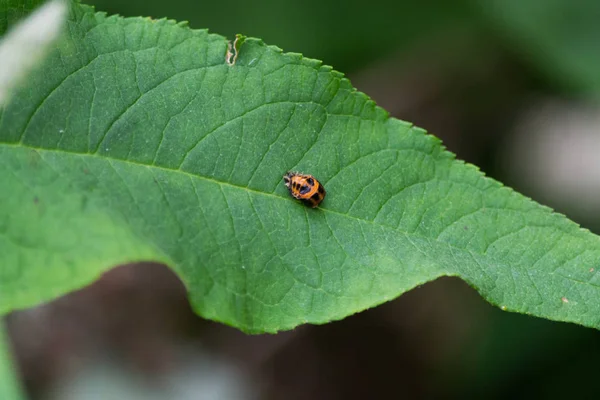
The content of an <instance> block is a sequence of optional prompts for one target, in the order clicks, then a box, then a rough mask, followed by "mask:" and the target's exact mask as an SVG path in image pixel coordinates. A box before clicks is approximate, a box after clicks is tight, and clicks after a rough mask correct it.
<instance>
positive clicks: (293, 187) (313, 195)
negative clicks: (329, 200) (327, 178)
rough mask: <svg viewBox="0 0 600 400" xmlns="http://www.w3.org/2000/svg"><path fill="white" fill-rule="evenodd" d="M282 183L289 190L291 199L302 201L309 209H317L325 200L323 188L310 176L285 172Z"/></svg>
mask: <svg viewBox="0 0 600 400" xmlns="http://www.w3.org/2000/svg"><path fill="white" fill-rule="evenodd" d="M283 181H284V182H285V186H287V188H288V189H289V190H290V194H291V195H292V197H294V198H295V199H298V200H300V201H302V202H303V203H304V204H306V205H307V206H309V207H312V208H315V207H317V206H318V205H319V204H321V202H322V201H323V199H324V198H325V193H326V192H325V188H324V187H323V185H321V183H320V182H319V181H318V180H317V179H316V178H315V177H314V176H312V175H304V174H300V173H297V172H286V174H285V175H284V176H283Z"/></svg>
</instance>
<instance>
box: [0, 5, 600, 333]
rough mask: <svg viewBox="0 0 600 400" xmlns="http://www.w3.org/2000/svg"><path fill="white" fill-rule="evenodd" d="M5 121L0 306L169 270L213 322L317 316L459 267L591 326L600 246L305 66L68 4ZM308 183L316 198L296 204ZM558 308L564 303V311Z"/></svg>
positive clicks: (595, 319)
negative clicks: (301, 181)
mask: <svg viewBox="0 0 600 400" xmlns="http://www.w3.org/2000/svg"><path fill="white" fill-rule="evenodd" d="M68 28H69V29H68V31H69V37H68V40H67V41H66V42H64V43H62V44H61V45H60V46H59V48H57V50H56V51H55V52H54V53H53V54H52V55H51V56H50V58H49V60H48V61H47V62H46V64H45V67H44V70H43V73H40V74H38V75H35V76H33V77H32V78H31V80H30V82H29V84H28V85H27V87H26V88H25V89H23V90H22V91H21V92H19V94H18V95H17V96H15V98H14V99H13V101H12V102H11V103H10V104H8V105H7V106H5V108H4V110H3V111H2V112H1V114H0V177H2V178H1V179H2V188H3V190H2V191H0V204H1V205H2V207H0V294H1V296H0V310H1V311H3V312H7V311H10V310H12V309H15V308H21V307H27V306H31V305H34V304H38V303H39V302H42V301H46V300H49V299H51V298H54V297H56V296H59V295H61V294H63V293H66V292H67V291H69V290H74V289H76V288H79V287H81V286H83V285H85V284H87V283H89V282H91V281H93V280H94V279H96V278H97V277H98V276H99V275H100V274H101V273H102V272H104V271H106V270H107V269H109V268H111V267H112V266H114V265H117V264H120V263H126V262H131V261H138V260H157V261H160V262H164V263H166V264H167V265H169V266H170V267H172V268H173V270H174V271H175V272H176V273H177V274H178V275H179V276H180V277H181V279H182V280H183V282H184V283H185V285H186V287H187V289H188V291H189V295H190V300H191V302H192V304H193V306H194V308H195V309H196V310H197V311H198V313H200V314H201V315H203V316H204V317H206V318H210V319H214V320H218V321H222V322H225V323H227V324H230V325H233V326H236V327H238V328H240V329H243V330H245V331H248V332H275V331H277V330H281V329H291V328H293V327H295V326H297V325H299V324H302V323H325V322H328V321H331V320H334V319H339V318H343V317H345V316H347V315H349V314H352V313H355V312H358V311H361V310H364V309H365V308H368V307H372V306H375V305H377V304H380V303H382V302H385V301H388V300H391V299H393V298H395V297H397V296H398V295H400V294H402V293H404V292H405V291H407V290H410V289H411V288H414V287H415V286H417V285H420V284H423V283H425V282H428V281H430V280H432V279H435V278H437V277H440V276H459V277H461V278H462V279H464V280H465V281H467V282H468V283H469V284H470V285H472V286H473V287H474V288H475V289H477V290H478V291H479V292H480V293H481V294H482V296H483V297H484V298H486V299H487V300H488V301H490V302H491V303H493V304H496V305H499V306H501V307H502V309H506V310H512V311H518V312H522V313H527V314H531V315H537V316H541V317H545V318H549V319H555V320H561V321H571V322H576V323H579V324H583V325H587V326H593V327H600V317H599V316H600V313H599V311H600V300H599V299H600V296H599V294H600V293H599V291H598V275H597V274H596V272H595V271H596V270H597V269H598V264H599V262H600V242H599V241H598V238H597V237H596V236H594V235H593V234H591V233H589V232H588V231H585V230H582V229H580V228H579V227H578V226H577V225H576V224H574V223H572V222H570V221H569V220H567V219H566V218H564V217H563V216H560V215H557V214H554V213H553V212H552V211H551V210H549V209H548V208H546V207H543V206H540V205H538V204H536V203H534V202H532V201H531V200H529V199H526V198H524V197H523V196H521V195H519V194H517V193H515V192H514V191H512V190H510V189H508V188H505V187H503V186H502V185H501V184H500V183H498V182H496V181H494V180H491V179H488V178H485V177H484V176H483V175H482V174H481V173H480V172H479V171H478V170H477V169H476V168H475V167H473V166H471V165H467V164H465V163H463V162H460V161H456V160H455V159H454V156H453V155H452V154H451V153H449V152H447V151H445V150H444V148H443V147H442V146H441V144H440V141H439V140H438V139H436V138H435V137H433V136H430V135H427V134H426V133H425V132H424V131H423V130H421V129H418V128H415V127H413V126H412V125H411V124H408V123H406V122H402V121H399V120H396V119H393V118H390V117H389V116H388V114H387V113H386V112H385V111H384V110H382V109H380V108H378V107H377V106H376V105H375V104H374V102H373V101H371V100H370V99H369V98H368V97H367V96H366V95H364V94H362V93H359V92H357V91H356V90H355V89H354V88H353V87H352V86H351V85H350V83H349V82H348V80H346V79H345V78H343V76H342V75H341V74H340V73H338V72H335V71H332V69H331V68H330V67H326V66H322V65H321V63H320V62H318V61H315V60H311V59H306V58H303V57H302V56H301V55H299V54H292V53H289V54H283V53H282V52H281V50H279V49H277V48H275V47H270V46H265V45H264V44H263V43H262V42H261V41H259V40H257V39H246V41H245V42H244V44H243V46H242V47H241V48H239V54H238V58H237V60H236V62H235V65H229V64H228V63H227V61H226V60H227V59H226V56H227V48H228V41H227V40H226V39H225V38H223V37H221V36H218V35H213V34H208V33H207V32H206V31H198V30H191V29H189V28H187V27H186V26H184V25H182V24H176V23H174V22H172V21H166V20H159V21H154V20H150V19H144V18H129V19H123V18H120V17H106V16H105V15H104V14H94V13H93V12H92V11H91V9H90V8H89V7H86V6H73V8H72V15H71V18H70V20H69V22H68ZM288 170H298V171H302V172H305V173H310V174H313V175H315V176H316V177H317V178H318V179H319V180H320V181H321V182H322V183H323V184H324V186H325V188H326V189H327V197H326V198H325V200H324V202H323V203H322V206H321V207H319V208H317V209H309V208H307V207H305V206H303V205H302V204H301V203H299V202H298V201H296V200H294V199H292V198H291V197H290V196H289V194H288V192H287V190H286V188H285V187H284V185H283V182H282V175H283V174H284V173H285V172H286V171H288ZM564 299H567V300H568V301H567V302H565V300H564Z"/></svg>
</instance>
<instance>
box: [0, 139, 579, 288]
mask: <svg viewBox="0 0 600 400" xmlns="http://www.w3.org/2000/svg"><path fill="white" fill-rule="evenodd" d="M0 146H7V147H19V148H24V149H30V150H35V151H38V152H48V153H65V154H70V155H77V156H80V157H92V158H97V159H101V160H104V161H116V162H122V163H125V164H130V165H132V166H135V167H144V168H149V169H150V168H155V169H157V170H162V171H166V172H169V173H179V174H183V175H186V176H188V177H190V178H194V179H201V180H204V181H207V182H212V183H216V184H218V185H220V186H228V187H232V188H235V189H241V190H245V191H247V192H252V193H257V194H260V195H263V196H268V197H271V198H275V199H278V200H283V201H288V202H290V203H293V202H295V200H293V199H292V198H288V197H287V196H279V195H276V194H275V193H274V192H271V193H269V192H263V191H260V190H256V189H252V188H250V187H247V186H240V185H236V184H233V183H231V182H225V181H221V180H218V179H214V178H209V177H206V176H202V175H196V174H193V173H191V172H187V171H184V170H181V169H174V168H168V167H164V166H159V165H149V164H144V163H140V162H137V161H132V160H124V159H120V158H115V157H110V156H106V155H99V154H96V153H80V152H76V151H69V150H64V149H62V150H56V149H48V148H44V147H35V146H30V145H24V144H22V143H0ZM319 209H320V210H322V211H323V212H326V213H331V214H334V215H338V216H342V217H345V218H349V219H352V220H354V221H357V222H361V223H368V224H371V225H374V226H378V227H385V228H387V229H390V230H393V231H394V232H397V233H399V234H402V235H404V236H406V237H407V238H408V237H414V238H418V239H423V240H426V241H434V242H436V243H439V244H442V245H445V246H448V248H450V249H453V250H459V251H463V252H466V253H469V254H471V255H479V256H484V257H490V256H489V255H488V254H487V253H479V252H475V251H472V250H469V249H465V248H462V247H457V246H455V245H453V244H451V243H448V242H445V241H440V240H439V239H438V238H433V237H428V236H424V235H419V234H416V233H414V232H407V231H403V230H401V229H399V228H398V227H394V226H390V225H386V224H382V223H377V222H374V221H371V220H368V219H363V218H359V217H355V216H352V215H348V214H345V213H342V212H339V211H335V210H333V209H330V208H327V207H324V206H319ZM501 210H503V209H501ZM513 211H518V212H525V211H524V210H513ZM545 227H547V228H555V227H552V226H545ZM512 233H514V232H511V234H512ZM563 233H565V234H567V232H563ZM409 241H410V240H409ZM411 244H412V242H411ZM415 249H416V250H417V251H419V252H421V250H420V249H419V248H418V247H416V246H415ZM492 259H493V258H492ZM493 260H494V261H495V262H496V263H498V264H501V265H505V264H504V263H503V262H500V261H498V260H495V259H493ZM588 284H589V283H588Z"/></svg>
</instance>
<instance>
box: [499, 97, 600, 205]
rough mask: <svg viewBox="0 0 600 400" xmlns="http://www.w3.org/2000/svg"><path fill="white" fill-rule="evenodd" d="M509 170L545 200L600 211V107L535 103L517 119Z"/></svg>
mask: <svg viewBox="0 0 600 400" xmlns="http://www.w3.org/2000/svg"><path fill="white" fill-rule="evenodd" d="M510 147H511V148H510V149H509V151H507V152H506V154H507V156H508V157H507V159H506V160H505V162H506V166H507V169H508V171H509V172H510V173H511V174H513V175H514V177H515V179H519V180H522V181H523V183H524V184H525V185H527V186H530V187H533V188H534V189H535V190H536V191H537V192H539V193H541V194H542V195H543V196H544V197H546V198H547V199H551V200H553V201H556V202H560V203H567V204H575V205H576V206H577V207H578V208H579V209H581V210H583V211H587V212H594V211H596V212H597V211H599V210H600V202H598V198H600V107H597V106H591V105H589V104H588V105H585V104H579V103H569V102H566V101H565V102H560V101H546V102H543V103H539V104H538V105H535V106H534V107H533V108H532V109H531V110H529V111H528V112H527V113H526V114H525V115H524V116H523V117H522V118H521V121H519V122H518V124H517V127H516V129H515V134H514V135H513V140H512V141H511V143H510Z"/></svg>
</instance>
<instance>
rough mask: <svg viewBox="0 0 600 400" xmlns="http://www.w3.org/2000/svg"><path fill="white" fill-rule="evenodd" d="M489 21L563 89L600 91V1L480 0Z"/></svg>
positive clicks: (591, 93)
mask: <svg viewBox="0 0 600 400" xmlns="http://www.w3.org/2000/svg"><path fill="white" fill-rule="evenodd" d="M476 4H477V7H476V8H477V9H479V10H480V11H481V15H482V16H483V17H484V18H485V19H487V20H489V21H490V26H491V27H492V29H493V30H494V31H495V32H496V33H497V34H498V36H499V38H500V40H502V41H505V42H506V43H505V47H506V48H508V49H510V50H511V51H514V52H515V53H516V54H517V55H518V57H519V58H521V59H522V60H523V61H524V62H525V63H526V64H527V65H528V66H529V67H530V68H532V69H534V70H535V72H539V73H542V74H543V75H544V76H545V77H546V79H547V81H548V83H549V84H550V85H551V86H555V87H556V88H561V89H562V90H567V91H573V92H575V93H578V94H584V95H589V96H594V97H596V98H597V97H598V96H599V95H600V22H599V21H600V2H599V1H596V0H580V1H568V0H525V1H523V0H492V1H489V0H477V1H476Z"/></svg>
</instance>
